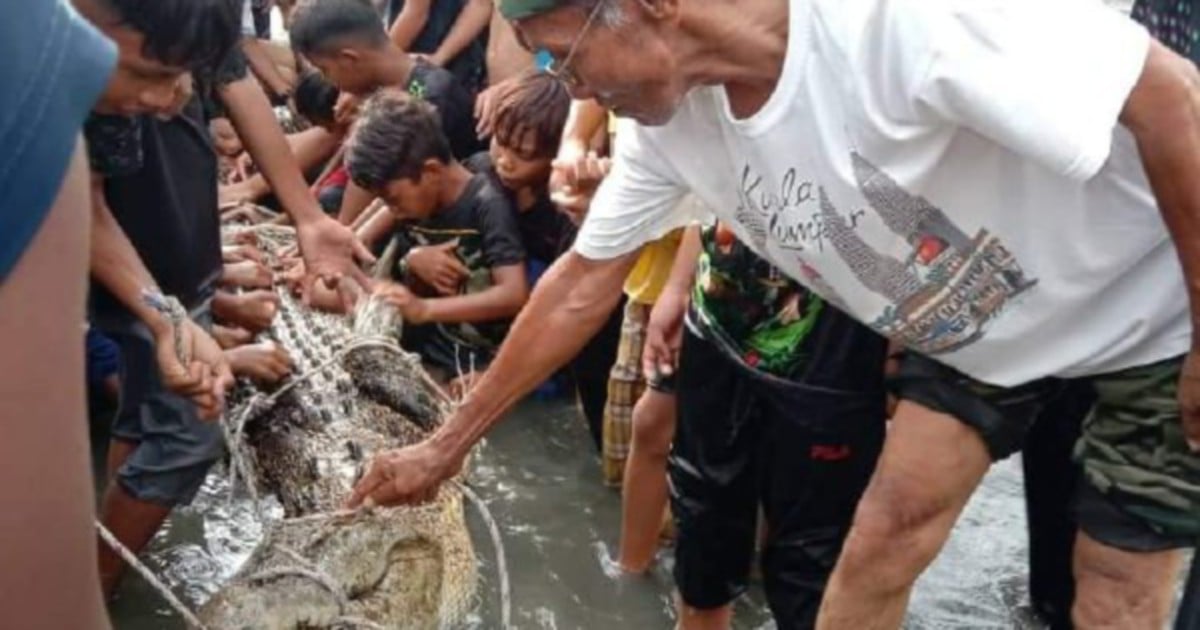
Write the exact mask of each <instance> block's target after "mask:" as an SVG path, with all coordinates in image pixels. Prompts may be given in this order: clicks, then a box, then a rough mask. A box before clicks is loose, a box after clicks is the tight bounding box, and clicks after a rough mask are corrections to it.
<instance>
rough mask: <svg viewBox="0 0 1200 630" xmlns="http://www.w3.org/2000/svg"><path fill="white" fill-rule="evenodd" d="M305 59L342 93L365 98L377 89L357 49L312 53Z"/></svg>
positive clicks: (361, 52) (360, 52) (361, 54)
mask: <svg viewBox="0 0 1200 630" xmlns="http://www.w3.org/2000/svg"><path fill="white" fill-rule="evenodd" d="M307 57H308V60H309V62H311V63H312V65H314V66H316V68H317V70H318V71H320V73H321V74H322V75H324V77H325V79H326V80H328V81H329V82H330V83H332V84H333V85H335V86H337V89H339V90H341V91H343V92H348V93H350V94H353V95H355V96H367V95H368V94H370V93H372V92H374V91H375V90H376V89H377V88H378V87H379V86H378V85H376V83H375V80H374V78H373V77H372V76H371V73H370V72H368V71H367V68H366V66H367V64H366V62H365V59H364V57H363V51H361V50H359V49H357V48H340V49H337V50H335V51H333V52H330V53H312V54H310V55H307Z"/></svg>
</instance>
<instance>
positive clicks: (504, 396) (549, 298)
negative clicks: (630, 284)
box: [431, 252, 637, 457]
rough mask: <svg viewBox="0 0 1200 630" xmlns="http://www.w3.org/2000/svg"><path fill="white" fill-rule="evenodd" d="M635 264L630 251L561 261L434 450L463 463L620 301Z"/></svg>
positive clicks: (568, 257) (571, 256) (568, 256)
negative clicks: (605, 257)
mask: <svg viewBox="0 0 1200 630" xmlns="http://www.w3.org/2000/svg"><path fill="white" fill-rule="evenodd" d="M636 260H637V253H636V252H635V253H633V254H629V255H626V256H623V257H621V258H617V259H613V260H607V261H590V260H587V259H585V258H583V257H582V256H580V255H579V254H576V253H575V252H568V253H567V254H566V255H564V256H563V257H561V258H559V259H558V261H557V262H556V263H554V265H553V266H551V267H550V269H549V270H548V271H547V272H546V275H545V276H543V277H542V279H541V280H540V281H539V282H538V285H537V287H536V288H535V289H534V291H533V295H532V296H531V297H530V299H529V303H528V304H526V305H525V308H524V309H523V310H522V311H521V314H520V315H518V316H517V320H516V322H515V323H514V324H513V327H512V329H511V330H510V331H509V333H508V337H507V338H506V339H505V340H504V344H503V345H502V346H501V347H500V351H499V352H498V353H497V355H496V358H495V360H494V361H492V363H491V365H490V366H489V368H488V370H487V372H485V374H484V376H483V377H482V379H481V380H480V381H479V383H478V384H477V385H476V386H475V387H474V388H473V389H472V391H471V393H470V395H469V396H468V397H467V399H466V400H465V401H464V402H463V404H462V405H461V406H460V407H459V408H458V410H457V411H456V412H455V413H454V415H453V416H452V417H451V418H450V419H449V420H448V421H447V422H446V424H444V425H443V426H442V427H441V428H440V429H438V431H437V433H435V434H434V436H433V437H432V438H431V440H432V442H433V444H434V446H435V447H436V448H437V450H438V451H439V452H441V453H447V454H451V455H454V456H456V457H462V456H464V455H465V454H466V453H467V451H469V450H470V449H471V447H472V446H473V445H474V444H475V443H476V442H478V441H479V439H480V438H481V437H482V436H483V434H484V433H486V432H487V430H488V429H489V428H490V427H491V426H492V425H493V424H495V423H496V422H497V421H498V420H499V419H500V417H501V415H502V414H503V413H504V412H505V411H507V410H508V409H509V408H510V407H512V405H514V404H516V402H517V401H518V400H520V399H521V398H522V397H523V396H525V395H526V394H528V393H529V392H531V391H533V389H534V388H535V387H537V385H538V383H541V382H542V381H544V380H545V379H546V378H547V377H549V376H550V375H551V374H553V373H554V371H555V370H557V369H558V368H560V367H561V366H563V365H565V364H566V363H567V362H568V361H570V360H571V359H572V358H573V357H574V356H575V355H576V354H578V353H579V351H580V350H581V349H582V348H583V346H584V345H585V344H586V343H587V342H588V340H589V339H591V338H592V337H593V336H594V335H595V334H596V332H597V331H598V330H600V328H601V327H602V326H603V325H604V322H605V320H607V319H608V316H609V314H610V313H611V312H612V310H613V308H615V307H616V305H617V303H618V302H619V301H620V298H621V285H622V283H623V282H624V281H625V276H626V275H628V273H629V270H630V269H631V268H632V267H633V264H634V262H636Z"/></svg>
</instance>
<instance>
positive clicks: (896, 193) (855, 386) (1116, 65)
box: [0, 0, 1200, 630]
mask: <svg viewBox="0 0 1200 630" xmlns="http://www.w3.org/2000/svg"><path fill="white" fill-rule="evenodd" d="M18 5H20V6H18ZM274 10H277V11H278V14H277V15H279V16H280V17H281V18H282V19H281V20H280V22H281V23H282V25H283V28H284V29H285V30H286V36H287V37H286V43H285V42H284V41H283V40H280V39H274V40H273V39H272V38H271V36H272V33H271V28H270V22H271V19H270V16H271V13H272V11H274ZM1132 17H1133V18H1134V19H1130V17H1129V16H1127V15H1125V14H1123V13H1121V12H1118V11H1116V10H1114V9H1112V8H1109V7H1105V6H1103V5H1102V4H1100V3H1096V2H1093V1H1091V0H1054V1H1053V2H1050V1H1046V0H1043V1H1041V2H1034V1H1033V0H980V1H978V2H974V3H958V2H948V1H941V0H934V1H926V2H918V1H916V0H901V1H896V2H877V1H871V0H862V1H854V2H850V1H845V2H808V1H806V0H741V1H735V0H706V1H683V0H637V1H634V0H436V1H435V0H387V1H386V2H372V1H370V0H298V1H295V2H292V1H288V2H284V1H283V0H275V2H271V1H269V0H268V1H265V2H264V1H261V0H253V1H252V0H157V1H156V2H149V3H147V2H142V1H140V0H70V1H68V0H34V1H33V2H26V3H15V2H12V3H4V4H2V5H0V53H3V55H4V58H5V59H7V60H8V63H6V65H4V66H2V67H0V81H2V85H0V88H2V89H0V104H2V105H3V107H0V140H3V141H4V145H5V146H6V147H7V148H8V153H7V154H6V156H5V157H3V158H0V283H2V284H0V336H2V338H3V344H4V347H5V348H6V350H5V352H4V353H0V369H2V370H3V373H4V375H5V378H4V379H3V380H2V381H0V383H2V384H0V412H2V415H3V417H4V418H6V419H9V420H10V422H9V427H10V429H9V436H8V439H7V440H5V441H4V442H3V446H0V452H2V453H3V456H2V458H0V461H3V462H4V464H3V470H4V471H5V473H6V474H5V475H4V478H3V482H2V483H0V497H3V498H4V499H6V502H7V503H8V504H9V505H10V506H13V507H14V509H12V510H9V511H8V513H9V517H8V518H7V519H6V526H5V532H6V533H5V536H4V539H3V541H0V548H2V549H3V554H2V555H3V557H4V558H5V567H4V568H3V570H0V601H3V602H4V608H5V610H6V616H7V618H8V619H9V620H10V621H12V623H13V625H14V627H30V628H40V627H47V628H50V627H54V628H58V627H71V628H100V627H105V626H106V622H105V621H104V615H103V612H102V611H103V601H104V598H109V597H111V596H112V595H113V593H114V592H115V590H116V587H117V585H118V583H119V580H120V578H121V576H122V574H123V573H124V572H125V570H126V567H125V563H124V561H123V560H122V559H121V557H120V556H119V555H118V554H117V553H116V552H115V551H114V550H112V549H111V548H110V547H109V546H108V545H106V544H103V543H101V542H98V541H97V540H96V538H95V536H94V534H93V532H92V529H91V527H92V525H91V521H92V518H93V516H95V518H97V519H98V520H99V521H100V522H101V523H102V524H103V525H104V526H105V527H106V528H107V529H108V530H110V531H111V532H112V533H113V535H114V536H115V537H116V538H117V539H118V540H119V541H120V542H121V543H122V544H123V545H124V546H125V547H127V548H129V549H131V550H133V551H134V552H135V553H136V552H139V551H141V550H143V549H144V548H145V547H146V545H147V544H148V543H149V541H150V540H151V539H152V538H153V537H154V535H155V534H156V533H157V532H158V531H159V529H160V528H161V527H162V525H163V523H164V522H165V521H166V520H167V519H168V518H169V517H170V514H171V512H172V510H173V509H174V508H176V507H178V506H181V505H185V504H187V503H189V502H190V501H191V500H192V499H193V498H194V497H195V495H196V493H197V492H198V491H199V489H200V486H201V484H202V483H203V482H204V480H205V478H206V477H207V475H208V474H209V472H210V469H211V468H212V466H213V465H214V464H215V463H217V462H218V461H220V460H221V459H222V458H223V457H224V456H225V445H224V443H223V434H222V431H221V428H220V425H219V424H218V423H217V422H215V421H214V420H215V419H216V418H218V417H219V416H220V415H221V414H222V413H223V412H224V410H225V406H226V394H227V392H228V390H229V389H230V387H231V386H232V384H233V383H234V382H235V380H236V379H246V380H248V381H253V382H256V383H258V384H260V385H261V386H263V387H268V388H269V387H272V386H274V385H276V384H278V383H281V382H284V381H285V380H286V379H287V378H288V377H289V376H290V374H291V370H292V361H291V358H290V357H289V356H288V353H287V350H286V349H285V348H283V347H281V346H279V345H278V344H275V343H273V342H269V341H260V339H263V338H264V336H263V335H262V333H264V332H265V331H267V330H269V329H270V327H271V326H272V323H273V321H274V318H275V315H276V314H277V312H278V311H279V307H280V303H279V299H280V298H279V296H278V294H277V293H276V289H277V288H278V287H287V288H288V289H289V290H292V291H294V292H295V293H296V294H297V295H299V296H301V297H302V298H303V300H304V303H305V304H306V305H308V307H310V308H314V309H320V310H325V311H330V312H336V313H345V312H348V311H349V309H352V308H354V306H355V304H356V303H357V302H358V301H359V300H362V299H365V298H366V297H368V296H370V297H372V298H374V299H378V300H382V301H383V302H385V303H387V304H389V305H390V306H392V307H393V308H395V309H396V310H397V311H398V312H399V314H400V315H401V317H402V319H403V321H404V322H405V325H404V327H403V336H402V338H401V343H402V345H403V346H404V347H405V348H407V349H408V350H409V351H411V352H414V353H416V354H417V355H419V356H420V358H421V360H422V362H423V364H424V365H425V367H426V369H427V370H428V371H429V373H430V375H431V376H433V378H434V379H435V380H436V381H437V382H438V383H439V384H441V385H442V386H444V387H445V388H446V390H447V393H448V394H449V395H451V396H452V397H453V398H454V399H456V400H460V401H461V403H460V404H459V405H458V406H457V407H456V408H455V410H454V412H453V414H452V415H451V417H450V418H449V419H448V420H447V421H446V423H445V424H444V425H443V426H442V427H440V428H439V429H438V430H437V431H436V432H435V433H434V434H433V435H432V436H431V437H429V438H428V439H427V440H426V441H424V442H421V443H419V444H416V445H412V446H408V447H405V448H401V449H397V450H393V451H387V452H382V453H377V454H374V458H373V461H372V462H371V464H370V466H369V467H368V468H367V470H366V471H365V474H364V475H363V477H362V478H361V480H360V481H359V482H358V483H357V485H356V487H355V488H354V491H353V494H352V496H349V497H347V505H348V507H350V508H358V507H364V506H365V507H367V508H370V507H373V506H392V505H401V504H413V503H421V502H424V501H427V500H429V499H430V498H432V497H433V496H434V495H435V494H436V493H437V491H438V487H439V486H440V485H441V484H442V483H443V482H445V481H446V480H448V479H449V478H451V477H452V476H453V475H455V474H456V473H457V472H458V471H459V470H460V469H461V467H462V464H463V461H464V459H465V457H466V455H467V454H468V452H469V451H470V450H471V448H472V447H473V445H474V444H475V443H476V442H477V441H478V440H479V439H480V438H481V437H482V436H483V435H484V434H485V433H486V432H487V430H488V429H489V427H491V426H492V425H493V424H494V423H496V422H498V421H499V420H500V419H501V418H503V416H504V414H505V412H506V411H507V410H508V409H509V408H511V407H512V406H513V405H514V404H515V403H516V402H517V401H519V400H521V399H522V398H524V397H525V396H526V395H528V394H530V393H531V392H534V391H535V390H538V389H539V388H540V389H541V391H543V392H557V393H558V394H559V395H566V396H570V397H572V398H574V399H576V400H577V401H578V403H579V404H578V406H579V409H580V415H581V417H582V418H583V420H584V421H585V422H586V425H587V428H588V431H589V433H590V435H591V437H592V440H593V442H594V446H595V455H596V456H597V461H598V462H599V465H598V467H597V483H605V484H608V485H610V486H614V487H616V488H619V489H620V492H621V497H622V510H623V512H622V522H621V529H620V532H616V533H615V534H616V535H618V536H619V538H620V546H619V551H618V556H617V558H615V561H616V563H617V565H618V566H619V567H620V568H621V570H623V571H625V572H627V573H630V574H641V573H645V572H646V571H647V570H648V569H649V568H650V567H651V566H652V564H653V563H654V562H655V560H656V557H657V552H658V550H659V548H660V546H661V545H663V544H664V541H670V543H669V544H671V545H672V546H673V550H674V567H673V577H674V580H675V587H676V590H677V601H678V611H677V625H678V627H679V628H681V629H683V630H694V629H709V628H715V629H721V628H729V627H731V624H732V623H733V607H732V603H733V602H734V601H735V600H736V599H737V598H738V597H740V596H741V595H742V594H743V593H744V592H746V590H747V588H748V586H749V583H750V581H751V575H752V569H753V568H754V567H755V566H756V565H757V566H758V567H759V568H760V569H761V575H762V584H763V587H764V590H765V593H766V598H767V601H768V603H769V606H770V609H771V612H772V614H773V616H774V618H775V621H776V623H777V625H778V627H780V628H813V627H816V628H823V629H854V630H858V629H862V628H899V627H900V626H901V624H902V623H903V619H904V613H905V608H906V605H907V602H908V598H909V594H910V592H911V589H912V586H913V583H914V582H915V580H916V579H917V577H918V576H919V575H920V574H921V572H922V571H923V570H924V569H925V568H926V567H927V566H928V565H929V563H930V562H931V561H932V560H933V558H934V557H936V555H937V554H938V552H939V550H940V548H941V546H942V544H943V543H944V542H945V540H946V538H947V536H948V535H949V533H950V530H951V529H952V527H953V526H954V524H955V522H956V520H957V518H958V516H959V514H960V512H961V511H962V509H963V507H964V506H965V505H966V502H967V500H968V499H969V498H970V496H971V494H972V492H973V491H974V489H975V487H976V486H977V485H978V484H979V482H980V480H981V478H982V477H983V475H984V473H985V472H986V471H987V470H988V468H989V466H990V465H991V463H992V462H994V461H997V460H1000V459H1004V458H1007V457H1009V456H1011V455H1013V454H1015V453H1017V452H1019V451H1023V464H1024V468H1025V476H1026V494H1027V504H1028V512H1029V524H1030V532H1029V533H1030V548H1031V558H1030V590H1031V598H1032V601H1033V604H1034V608H1035V610H1036V611H1037V612H1038V614H1039V615H1040V616H1041V617H1042V618H1043V619H1044V621H1045V622H1046V623H1047V624H1048V625H1050V626H1051V627H1053V628H1070V627H1079V628H1135V629H1142V628H1161V627H1164V626H1166V625H1167V624H1169V623H1172V618H1171V615H1172V610H1173V604H1174V603H1175V602H1174V597H1175V593H1176V589H1177V587H1178V581H1179V577H1178V576H1179V574H1180V572H1181V570H1183V569H1182V564H1183V562H1184V560H1185V558H1186V555H1185V550H1187V549H1191V548H1194V547H1195V546H1196V542H1197V540H1198V539H1200V354H1197V352H1198V351H1197V348H1198V347H1200V342H1197V341H1195V340H1194V338H1193V337H1194V332H1193V331H1194V328H1195V324H1196V322H1200V178H1198V177H1197V176H1196V174H1197V173H1200V113H1198V112H1200V106H1198V104H1200V73H1198V72H1197V69H1196V67H1195V62H1196V60H1197V59H1200V51H1198V50H1194V49H1193V47H1194V44H1195V42H1196V41H1197V39H1198V38H1200V11H1196V12H1193V6H1192V3H1190V2H1178V1H1176V0H1171V1H1169V2H1168V1H1165V0H1145V1H1143V2H1139V3H1137V5H1136V6H1135V7H1134V10H1133V15H1132ZM1063 25H1070V27H1069V28H1070V31H1071V33H1072V38H1073V39H1072V40H1071V42H1070V46H1067V45H1065V44H1064V39H1063V28H1064V27H1063ZM275 35H281V33H275ZM1155 38H1158V39H1157V40H1156V39H1155ZM1160 41H1161V43H1160ZM247 223H250V224H258V223H273V224H286V225H292V226H294V228H295V233H296V240H297V245H298V248H297V251H296V252H295V254H294V256H293V257H292V258H291V259H289V260H287V261H284V263H283V264H282V266H274V267H273V266H269V265H268V264H267V261H266V258H265V256H264V253H263V251H262V250H260V249H259V248H258V247H257V245H256V243H254V242H253V240H245V241H240V242H237V243H236V244H229V243H228V242H225V241H223V240H222V226H223V225H233V224H239V225H244V224H247ZM89 226H90V227H89ZM369 269H372V270H374V271H375V273H374V274H371V273H368V270H369ZM89 279H90V280H89ZM77 331H83V334H79V335H78V336H76V334H75V333H76V332H77ZM81 341H82V343H81ZM84 375H86V378H82V377H83V376H84ZM87 407H90V415H91V416H92V417H97V416H101V417H102V421H103V422H104V423H105V425H106V427H107V429H108V430H107V431H106V433H105V434H106V436H107V440H108V444H107V448H106V453H107V456H106V460H105V461H104V462H103V466H101V468H103V471H104V475H103V478H104V480H105V483H106V485H105V486H104V487H103V490H102V492H101V495H100V497H99V499H98V501H93V493H94V492H93V486H92V484H91V473H90V472H89V471H90V468H89V464H88V462H89V445H88V442H87V422H86V420H85V418H86V417H87V416H88V413H89V409H88V408H87ZM104 410H111V412H112V413H111V414H108V415H105V414H104ZM94 505H98V507H97V508H96V509H95V510H93V506H94ZM1196 564H1197V565H1200V563H1196ZM66 599H69V600H70V603H71V605H63V602H64V601H65V600H66ZM1174 623H1175V624H1176V627H1177V628H1181V629H1182V628H1200V569H1193V571H1192V578H1191V581H1190V586H1189V587H1188V588H1187V589H1185V598H1184V602H1183V604H1182V606H1181V607H1180V608H1179V612H1178V615H1177V617H1176V618H1175V620H1174Z"/></svg>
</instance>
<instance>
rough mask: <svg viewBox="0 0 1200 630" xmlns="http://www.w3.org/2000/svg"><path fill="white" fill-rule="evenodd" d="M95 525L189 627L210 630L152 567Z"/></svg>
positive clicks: (105, 538) (102, 536) (111, 534)
mask: <svg viewBox="0 0 1200 630" xmlns="http://www.w3.org/2000/svg"><path fill="white" fill-rule="evenodd" d="M95 523H96V531H97V532H99V533H100V538H101V539H103V540H104V542H105V543H106V544H107V545H108V546H109V547H111V548H112V550H113V551H115V552H117V555H119V556H121V558H122V559H123V560H125V562H126V563H128V564H129V566H131V567H133V570H135V571H137V572H138V573H139V574H140V575H141V576H142V578H143V579H145V580H146V582H148V583H149V584H150V586H151V587H153V588H154V590H156V591H158V594H159V595H162V598H163V599H164V600H166V602H167V603H168V604H170V605H171V608H174V609H175V612H177V613H179V616H180V617H183V620H184V621H186V622H187V623H188V625H189V626H192V627H193V628H197V630H208V628H207V626H205V625H204V624H203V623H201V622H200V619H199V618H198V617H196V614H195V613H193V612H192V611H191V610H190V609H189V608H188V607H187V606H185V605H184V603H183V602H181V601H179V598H178V597H175V593H172V592H171V589H170V587H168V586H167V585H166V584H163V582H162V580H159V579H158V576H156V575H154V571H151V570H150V567H147V566H146V565H144V564H142V561H141V560H138V558H137V556H136V555H134V553H133V552H132V551H130V550H129V549H128V548H127V547H125V545H122V544H121V541H119V540H117V537H116V536H114V535H113V533H112V532H110V531H108V528H107V527H105V526H104V524H103V523H101V522H100V521H95Z"/></svg>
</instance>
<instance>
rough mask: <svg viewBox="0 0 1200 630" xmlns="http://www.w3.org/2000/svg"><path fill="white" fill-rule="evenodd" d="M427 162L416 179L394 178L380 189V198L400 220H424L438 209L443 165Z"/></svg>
mask: <svg viewBox="0 0 1200 630" xmlns="http://www.w3.org/2000/svg"><path fill="white" fill-rule="evenodd" d="M430 162H431V163H432V164H431V163H426V166H425V168H424V169H422V170H421V175H420V176H419V177H417V178H415V179H413V178H403V179H393V180H392V181H390V182H388V183H387V185H385V186H384V187H383V190H381V191H379V198H380V199H383V201H384V203H386V204H387V205H388V208H389V209H390V210H391V211H392V215H393V216H395V217H396V218H397V219H399V220H400V221H424V220H425V219H428V218H429V217H431V216H433V215H434V214H435V213H436V211H437V209H438V199H439V197H440V196H441V194H440V193H441V187H442V184H441V182H442V168H443V167H442V165H441V164H438V163H436V162H433V161H432V160H430Z"/></svg>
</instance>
